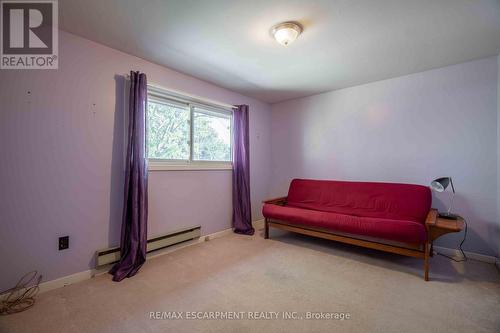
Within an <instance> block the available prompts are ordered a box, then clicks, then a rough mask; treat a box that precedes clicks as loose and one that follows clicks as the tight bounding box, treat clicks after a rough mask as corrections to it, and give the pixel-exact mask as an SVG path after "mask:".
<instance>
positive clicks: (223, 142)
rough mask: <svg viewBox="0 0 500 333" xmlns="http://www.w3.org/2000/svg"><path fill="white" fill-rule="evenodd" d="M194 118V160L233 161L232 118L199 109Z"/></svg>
mask: <svg viewBox="0 0 500 333" xmlns="http://www.w3.org/2000/svg"><path fill="white" fill-rule="evenodd" d="M193 116H194V118H193V127H194V128H193V130H194V131H193V141H194V142H193V160H198V161H231V118H230V116H229V115H227V116H226V115H222V114H217V113H214V112H204V111H203V110H199V109H196V110H195V111H194V114H193Z"/></svg>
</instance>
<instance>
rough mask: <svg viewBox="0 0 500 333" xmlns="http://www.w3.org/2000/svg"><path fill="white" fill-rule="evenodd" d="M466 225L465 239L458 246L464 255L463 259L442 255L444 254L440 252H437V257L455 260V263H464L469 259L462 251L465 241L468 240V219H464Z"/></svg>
mask: <svg viewBox="0 0 500 333" xmlns="http://www.w3.org/2000/svg"><path fill="white" fill-rule="evenodd" d="M464 223H465V230H464V238H463V239H462V241H461V242H460V245H459V246H458V249H459V250H460V252H461V253H462V256H463V258H462V259H455V258H453V257H450V256H447V255H446V254H442V253H439V252H437V251H436V254H437V255H440V256H443V257H445V258H448V259H450V260H453V261H455V262H464V261H467V259H468V258H467V256H466V255H465V252H464V250H463V249H462V245H463V244H464V242H465V239H466V238H467V220H466V219H464Z"/></svg>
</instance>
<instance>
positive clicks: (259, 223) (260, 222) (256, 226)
mask: <svg viewBox="0 0 500 333" xmlns="http://www.w3.org/2000/svg"><path fill="white" fill-rule="evenodd" d="M252 226H253V227H254V229H255V230H260V229H262V228H264V219H260V220H257V221H253V222H252Z"/></svg>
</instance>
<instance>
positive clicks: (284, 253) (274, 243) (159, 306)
mask: <svg viewBox="0 0 500 333" xmlns="http://www.w3.org/2000/svg"><path fill="white" fill-rule="evenodd" d="M272 237H273V239H271V240H264V239H263V238H262V235H261V232H259V234H258V235H255V236H254V237H246V236H240V235H230V236H226V237H222V238H218V239H214V240H211V241H208V242H205V243H202V244H199V245H195V246H190V247H187V248H184V249H181V250H179V251H176V252H173V253H170V254H166V255H164V256H161V257H157V258H154V259H151V260H149V261H148V262H147V263H146V264H145V266H144V267H143V268H142V270H141V271H140V273H139V274H138V275H137V276H135V277H134V278H131V279H126V280H124V281H123V282H121V283H114V282H112V281H111V279H110V276H109V275H107V274H106V275H101V276H98V277H96V278H94V279H91V280H87V281H84V282H81V283H77V284H74V285H71V286H68V287H65V288H61V289H58V290H54V291H50V292H47V293H44V294H41V295H40V296H39V299H38V300H37V303H36V305H35V307H34V308H32V309H30V310H28V311H26V312H23V313H19V314H15V315H10V316H3V317H0V332H23V333H24V332H50V333H57V332H68V333H69V332H85V333H90V332H120V333H122V332H134V333H138V332H332V331H337V332H419V333H422V332H500V274H499V273H498V271H497V269H496V268H495V266H493V265H489V264H485V263H481V262H477V261H468V262H466V263H454V262H451V261H450V260H448V259H446V258H443V257H439V256H437V257H434V258H432V260H431V279H432V281H430V282H425V281H424V280H423V279H422V261H421V260H417V259H413V258H407V257H401V256H398V255H392V254H387V253H382V252H378V251H373V250H368V249H361V248H357V247H353V246H349V245H343V244H339V243H334V242H329V241H323V240H318V239H314V238H310V237H306V236H301V235H294V234H288V233H280V232H278V231H276V232H274V231H273V233H272ZM157 311H158V312H171V311H189V312H195V311H201V314H197V315H209V314H208V312H215V311H231V312H240V311H241V312H244V315H241V316H242V318H245V319H239V320H202V319H186V318H185V317H186V313H181V315H182V316H184V319H150V312H157ZM204 311H206V312H207V313H206V314H205V313H204ZM265 311H269V312H278V319H264V318H259V319H258V320H257V319H252V320H251V319H248V312H265ZM283 312H290V313H293V314H292V315H293V316H295V318H296V319H284V318H283ZM307 312H322V313H345V314H349V316H350V319H347V320H335V319H306V317H305V316H307ZM263 315H265V314H260V313H259V314H257V315H254V317H260V316H263ZM300 317H302V319H301V318H300Z"/></svg>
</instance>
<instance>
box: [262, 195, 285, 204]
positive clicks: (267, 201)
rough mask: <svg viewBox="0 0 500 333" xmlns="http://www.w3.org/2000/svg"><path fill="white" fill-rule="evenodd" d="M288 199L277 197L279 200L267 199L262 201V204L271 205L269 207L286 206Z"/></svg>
mask: <svg viewBox="0 0 500 333" xmlns="http://www.w3.org/2000/svg"><path fill="white" fill-rule="evenodd" d="M287 198H288V197H279V198H272V199H267V200H264V201H262V203H265V204H271V205H280V206H284V205H285V204H286V199H287Z"/></svg>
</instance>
